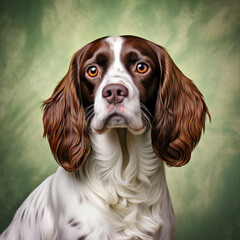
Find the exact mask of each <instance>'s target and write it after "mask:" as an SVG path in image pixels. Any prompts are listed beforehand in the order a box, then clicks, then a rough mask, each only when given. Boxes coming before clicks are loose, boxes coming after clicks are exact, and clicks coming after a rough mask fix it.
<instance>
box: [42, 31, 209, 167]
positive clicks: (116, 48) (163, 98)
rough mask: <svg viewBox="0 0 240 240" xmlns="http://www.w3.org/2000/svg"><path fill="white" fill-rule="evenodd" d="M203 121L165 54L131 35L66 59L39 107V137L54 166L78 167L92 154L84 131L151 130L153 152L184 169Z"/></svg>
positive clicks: (199, 99) (192, 93)
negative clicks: (65, 66)
mask: <svg viewBox="0 0 240 240" xmlns="http://www.w3.org/2000/svg"><path fill="white" fill-rule="evenodd" d="M206 114H208V115H209V112H208V109H207V106H206V104H205V102H204V99H203V96H202V94H201V93H200V91H199V90H198V89H197V87H196V86H195V85H194V84H193V82H192V81H191V80H190V79H188V78H187V77H185V76H184V75H183V73H182V72H181V71H180V70H179V69H178V68H177V66H176V65H175V64H174V62H173V61H172V59H171V57H170V56H169V55H168V53H167V52H166V50H165V49H164V48H162V47H161V46H158V45H156V44H154V43H152V42H150V41H147V40H145V39H142V38H139V37H134V36H122V37H107V38H101V39H98V40H96V41H94V42H92V43H89V44H88V45H86V46H85V47H83V48H82V49H80V50H79V51H78V52H76V53H75V54H74V56H73V58H72V60H71V63H70V67H69V70H68V72H67V74H66V76H65V77H64V78H63V79H62V81H61V82H60V83H59V84H58V85H57V87H56V89H55V90H54V93H53V95H52V96H51V97H50V98H49V99H48V100H46V101H45V102H44V115H43V123H44V136H47V137H48V140H49V143H50V147H51V150H52V152H53V154H54V156H55V157H56V159H57V161H58V162H59V164H60V165H62V166H63V167H64V168H65V169H66V170H68V171H74V170H76V169H78V168H79V167H80V166H81V165H82V164H83V163H84V162H85V161H86V159H87V157H88V155H89V153H90V151H91V142H90V137H89V131H93V132H95V133H97V134H102V133H103V132H105V131H108V129H110V128H128V129H129V131H131V132H132V133H134V134H142V133H143V132H145V131H147V130H149V129H151V136H152V146H153V149H154V151H155V152H156V154H157V155H158V156H159V157H160V158H161V159H162V160H164V161H165V162H166V163H167V164H168V165H170V166H182V165H184V164H186V163H187V162H188V161H189V159H190V157H191V152H192V150H193V148H194V147H195V145H196V144H197V143H198V141H199V139H200V137H201V133H202V130H204V127H205V118H206Z"/></svg>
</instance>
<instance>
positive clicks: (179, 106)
mask: <svg viewBox="0 0 240 240" xmlns="http://www.w3.org/2000/svg"><path fill="white" fill-rule="evenodd" d="M154 48H155V50H156V52H157V55H158V60H159V64H160V68H161V77H160V78H159V79H160V85H159V90H158V96H157V101H156V107H155V113H154V117H153V122H152V144H153V149H154V150H155V152H156V153H157V155H158V156H159V157H160V158H161V159H163V160H164V161H165V162H166V163H167V164H168V165H169V166H182V165H185V164H186V163H188V161H189V160H190V157H191V152H192V150H193V149H194V147H195V146H196V144H197V143H198V142H199V140H200V137H201V134H202V131H204V129H205V119H206V114H207V115H208V116H209V119H210V120H211V118H210V114H209V112H208V108H207V106H206V104H205V102H204V98H203V96H202V94H201V92H200V91H199V90H198V89H197V87H196V86H195V85H194V84H193V82H192V81H191V80H190V79H188V78H187V77H186V76H184V74H183V73H182V72H181V71H180V70H179V69H178V67H177V66H176V65H175V64H174V62H173V60H172V59H171V57H170V56H169V55H168V53H167V52H166V51H165V49H164V48H162V47H160V46H157V45H155V46H154Z"/></svg>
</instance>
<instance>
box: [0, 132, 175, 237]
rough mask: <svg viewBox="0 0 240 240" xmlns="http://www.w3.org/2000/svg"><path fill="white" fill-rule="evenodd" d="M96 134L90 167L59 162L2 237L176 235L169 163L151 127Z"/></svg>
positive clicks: (28, 199)
mask: <svg viewBox="0 0 240 240" xmlns="http://www.w3.org/2000/svg"><path fill="white" fill-rule="evenodd" d="M91 140H92V147H93V152H92V154H91V156H90V158H89V159H88V161H87V162H86V164H85V165H84V167H83V168H82V169H81V170H80V171H78V172H76V173H70V172H67V171H65V170H64V169H63V168H61V167H59V169H58V171H57V172H56V174H54V175H52V176H51V177H49V178H48V179H47V180H45V181H44V182H43V183H42V184H41V185H40V186H39V187H38V188H37V189H36V190H35V191H34V192H33V193H32V194H31V195H30V196H29V197H28V198H27V199H26V201H25V202H24V203H23V204H22V206H21V207H20V208H19V210H18V211H17V213H16V215H15V217H14V219H13V221H12V223H11V225H10V226H9V228H8V229H7V230H6V236H5V234H4V233H3V234H2V235H1V237H0V239H1V240H2V239H6V240H15V239H24V240H30V239H31V240H32V239H34V240H40V239H44V240H48V239H49V240H50V239H54V240H75V239H76V240H77V239H78V238H80V237H83V236H87V238H86V240H96V239H99V240H109V239H111V240H133V239H143V240H150V239H154V240H155V239H157V240H160V239H161V240H169V239H173V228H174V214H173V211H172V205H171V200H170V197H169V193H168V188H167V184H166V179H165V172H164V165H163V163H162V162H161V161H160V160H159V159H158V157H157V156H156V155H155V153H154V152H153V150H152V146H151V141H150V133H144V134H141V135H134V134H132V133H131V132H129V131H128V130H126V129H112V130H109V131H107V132H105V133H104V134H101V135H99V134H95V133H93V134H92V136H91ZM24 209H26V210H25V211H26V212H25V214H24V217H23V220H22V221H21V216H22V213H23V211H24ZM43 209H44V214H43V215H42V212H43ZM37 212H38V216H37V218H36V213H37ZM71 225H74V226H71ZM19 236H22V238H20V237H19Z"/></svg>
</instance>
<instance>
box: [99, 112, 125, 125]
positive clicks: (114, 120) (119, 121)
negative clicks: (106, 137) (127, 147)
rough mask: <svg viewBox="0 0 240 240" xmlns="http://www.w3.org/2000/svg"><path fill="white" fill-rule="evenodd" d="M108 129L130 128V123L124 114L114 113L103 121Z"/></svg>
mask: <svg viewBox="0 0 240 240" xmlns="http://www.w3.org/2000/svg"><path fill="white" fill-rule="evenodd" d="M103 122H104V123H105V124H104V125H105V127H106V128H123V127H127V126H128V121H127V118H126V116H124V114H122V113H119V112H117V111H113V112H112V113H110V114H109V115H108V116H106V118H105V119H103Z"/></svg>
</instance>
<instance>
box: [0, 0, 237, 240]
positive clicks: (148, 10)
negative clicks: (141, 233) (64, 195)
mask: <svg viewBox="0 0 240 240" xmlns="http://www.w3.org/2000/svg"><path fill="white" fill-rule="evenodd" d="M239 13H240V2H239V1H231V0H225V1H223V0H222V1H209V0H208V1H199V0H198V1H190V0H188V1H173V0H169V1H150V0H138V1H126V0H122V1H110V0H104V1H94V0H88V1H83V0H80V1H47V0H46V1H28V0H21V1H10V0H8V1H6V0H1V3H0V29H1V31H0V44H1V45H0V164H1V165H0V166H1V168H0V187H1V189H0V190H1V191H0V231H2V230H3V229H4V228H5V227H6V226H7V225H8V224H9V222H10V220H11V219H12V217H13V214H14V212H15V211H16V209H17V208H18V207H19V205H20V203H21V202H22V201H23V200H24V199H25V198H26V197H27V196H28V194H29V193H30V192H31V191H32V190H33V189H34V188H35V187H36V186H38V185H39V183H40V182H42V181H43V179H45V178H46V177H47V176H48V175H50V174H52V173H53V172H54V171H55V170H56V168H57V164H56V162H55V161H54V159H53V157H52V155H51V152H50V150H49V146H48V143H47V141H46V140H45V139H43V138H42V133H43V127H42V112H41V109H40V106H41V102H42V101H43V100H44V99H46V98H48V97H49V96H50V95H51V93H52V91H53V89H54V87H55V86H56V84H57V82H58V81H60V80H61V78H62V77H63V76H64V75H65V73H66V72H67V69H68V65H69V62H70V59H71V57H72V55H73V54H74V52H75V51H76V50H78V49H79V48H81V47H82V46H84V45H85V44H86V43H88V42H90V41H92V40H94V39H96V38H99V37H102V36H106V35H122V34H131V35H137V36H141V37H143V38H146V39H149V40H151V41H153V42H155V43H158V44H160V45H162V46H164V47H166V48H167V50H168V52H169V53H170V55H171V56H172V58H173V59H174V61H175V63H176V64H177V65H178V67H179V68H180V69H181V70H182V71H183V72H184V73H185V75H186V76H188V77H189V78H191V79H193V80H194V82H195V84H196V85H197V86H198V88H199V89H200V90H201V92H202V93H203V95H204V96H205V100H206V102H207V105H208V107H209V110H210V112H211V116H212V123H211V124H210V123H209V122H207V125H206V133H205V135H203V137H202V139H201V141H200V144H199V145H198V146H197V148H196V150H195V151H194V152H193V155H192V160H191V161H190V163H189V164H188V165H186V166H184V167H182V168H167V180H168V185H169V189H170V193H171V197H172V201H173V206H174V210H175V214H176V219H177V229H176V234H175V239H176V240H181V239H182V240H188V239H190V240H193V239H197V240H198V239H199V240H203V239H204V240H208V239H209V240H213V239H216V240H219V239H226V240H229V239H237V238H238V237H239V236H240V217H239V215H240V206H239V201H240V193H239V192H240V191H239V183H240V173H239V170H240V159H239V157H240V139H239V133H240V114H239V106H240V98H239V95H240V94H239V92H240V81H239V80H240V79H239V76H240V60H239V56H240V44H239V43H240V28H239V27H240V14H239Z"/></svg>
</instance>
